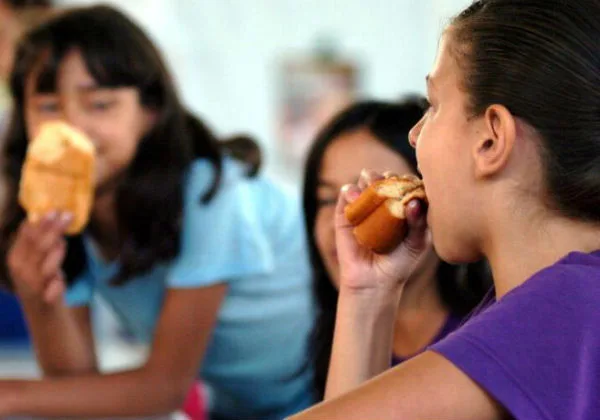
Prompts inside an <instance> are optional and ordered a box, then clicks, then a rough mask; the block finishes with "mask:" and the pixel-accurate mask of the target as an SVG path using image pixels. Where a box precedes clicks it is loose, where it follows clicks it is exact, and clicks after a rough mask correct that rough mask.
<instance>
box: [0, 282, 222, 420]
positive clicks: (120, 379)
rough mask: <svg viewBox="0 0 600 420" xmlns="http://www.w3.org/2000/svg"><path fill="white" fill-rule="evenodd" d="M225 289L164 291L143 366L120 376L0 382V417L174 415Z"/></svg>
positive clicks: (196, 366)
mask: <svg viewBox="0 0 600 420" xmlns="http://www.w3.org/2000/svg"><path fill="white" fill-rule="evenodd" d="M226 291H227V285H226V284H225V283H220V284H216V285H213V286H209V287H204V288H196V289H184V290H173V289H170V290H169V291H168V292H167V294H166V296H165V301H164V304H163V309H162V313H161V315H160V319H159V321H158V325H157V327H156V335H155V338H154V342H153V346H152V351H151V354H150V358H149V360H148V362H147V363H146V364H145V365H144V366H143V367H141V368H139V369H136V370H132V371H127V372H123V373H117V374H111V375H100V374H90V375H85V376H72V377H64V378H56V379H43V380H41V381H3V382H0V415H17V416H40V417H58V416H61V417H86V418H90V417H115V416H150V415H157V414H163V413H168V412H172V411H175V410H177V409H178V408H180V406H181V405H182V404H183V401H184V399H185V396H186V394H187V392H188V391H189V387H190V386H191V385H192V383H193V381H194V379H195V378H196V375H197V373H198V369H199V366H200V362H201V360H202V357H203V355H204V352H205V350H206V347H207V344H208V342H209V339H210V336H211V332H212V329H213V326H214V323H215V320H216V318H217V313H218V310H219V307H220V306H221V302H222V301H223V298H224V296H225V293H226Z"/></svg>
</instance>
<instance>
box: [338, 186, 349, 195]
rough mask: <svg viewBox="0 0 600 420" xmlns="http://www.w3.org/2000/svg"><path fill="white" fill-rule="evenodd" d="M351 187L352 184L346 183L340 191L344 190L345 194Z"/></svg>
mask: <svg viewBox="0 0 600 420" xmlns="http://www.w3.org/2000/svg"><path fill="white" fill-rule="evenodd" d="M349 189H350V184H346V185H344V186H343V187H342V188H341V189H340V191H341V192H343V193H344V194H346V193H347V192H348V190H349Z"/></svg>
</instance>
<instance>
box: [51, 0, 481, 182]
mask: <svg viewBox="0 0 600 420" xmlns="http://www.w3.org/2000/svg"><path fill="white" fill-rule="evenodd" d="M56 3H57V4H58V5H61V6H74V5H88V4H94V3H96V2H94V1H91V0H58V1H57V2H56ZM107 3H110V4H113V5H117V6H119V7H121V8H122V9H123V10H124V11H126V12H128V13H129V14H130V15H131V16H133V17H134V18H135V19H137V21H138V22H139V23H140V24H141V25H142V26H143V27H144V28H146V29H147V30H148V31H149V32H150V33H151V34H152V36H153V38H154V40H155V41H156V42H157V44H158V45H159V46H160V48H161V50H162V52H163V53H164V54H165V55H166V57H167V58H168V63H169V65H170V67H171V70H172V71H173V72H174V74H175V75H176V77H177V82H178V86H179V88H180V92H181V94H182V96H183V98H184V99H185V101H186V103H187V104H188V105H189V106H190V107H191V109H193V110H194V111H196V112H197V113H198V114H200V115H201V116H204V117H205V118H206V119H207V120H208V121H209V122H210V123H211V124H212V126H213V128H214V129H216V130H217V132H218V133H219V134H222V135H228V134H233V133H236V132H238V131H244V132H247V133H249V134H251V135H253V136H254V137H255V138H256V140H258V141H259V142H260V143H261V145H262V146H263V151H264V153H265V155H266V159H267V163H266V170H267V172H269V173H271V174H275V175H277V178H278V179H280V180H282V181H285V182H288V183H291V184H292V185H295V184H297V182H296V181H297V170H290V167H289V165H283V164H282V162H281V159H279V155H278V149H277V140H278V139H277V119H278V116H279V114H278V107H279V101H278V95H279V93H278V92H279V91H280V89H279V91H278V80H279V75H280V72H281V65H282V62H283V61H284V60H286V59H289V58H292V59H294V58H297V57H301V56H309V55H311V54H312V53H313V51H314V50H315V48H317V47H318V46H319V45H321V46H322V45H323V44H324V43H326V44H327V45H326V46H329V45H331V47H332V48H334V49H335V51H336V53H337V54H338V55H339V57H340V58H342V59H344V60H349V61H352V62H354V63H356V65H357V67H358V69H359V80H358V84H359V90H360V94H361V95H363V96H374V97H377V98H382V99H393V98H396V97H398V96H400V95H402V94H404V93H407V92H420V93H424V89H425V83H424V77H425V74H426V73H427V71H428V70H429V68H430V66H431V64H432V63H433V60H434V58H435V51H436V46H437V42H438V39H439V35H440V32H441V29H442V28H443V26H444V24H445V23H446V22H447V21H448V18H449V17H450V16H452V14H454V13H456V12H457V11H459V10H460V9H461V7H463V6H465V5H467V4H469V3H470V0H114V1H109V2H107ZM292 169H295V168H292Z"/></svg>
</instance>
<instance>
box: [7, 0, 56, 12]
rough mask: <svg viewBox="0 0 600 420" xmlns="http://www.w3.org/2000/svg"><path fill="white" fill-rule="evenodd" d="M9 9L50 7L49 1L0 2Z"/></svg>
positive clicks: (13, 0)
mask: <svg viewBox="0 0 600 420" xmlns="http://www.w3.org/2000/svg"><path fill="white" fill-rule="evenodd" d="M1 1H2V2H3V3H4V4H6V5H7V6H8V7H10V8H11V9H15V10H20V9H27V8H29V7H52V5H53V2H52V1H51V0H1Z"/></svg>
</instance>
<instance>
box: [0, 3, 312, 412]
mask: <svg viewBox="0 0 600 420" xmlns="http://www.w3.org/2000/svg"><path fill="white" fill-rule="evenodd" d="M11 89H12V93H13V95H14V100H15V110H16V112H15V115H14V117H13V119H12V121H11V126H10V129H9V135H8V139H7V142H8V143H7V147H6V150H5V153H4V157H5V160H6V162H7V168H6V171H7V174H6V175H7V177H8V179H9V180H10V192H9V201H8V204H7V208H6V218H5V220H4V223H3V226H2V235H1V237H0V239H1V250H2V252H3V258H2V261H3V262H5V263H6V264H4V267H3V268H4V270H5V278H6V279H10V280H11V284H12V286H13V288H14V290H15V292H16V293H17V295H18V296H19V298H20V300H21V302H22V304H23V307H24V310H25V313H26V317H27V320H28V324H29V328H30V330H31V334H32V336H33V340H34V343H35V346H36V350H37V356H38V361H39V363H40V365H41V367H42V369H43V371H44V373H45V379H43V380H41V381H37V382H30V381H29V382H24V381H3V382H0V415H8V414H11V415H32V416H44V417H45V416H61V417H62V416H78V417H86V418H89V417H98V416H101V417H114V416H147V415H154V414H159V413H164V412H170V411H173V410H175V409H177V408H178V407H179V406H180V405H181V403H182V401H183V399H184V397H185V395H186V393H187V391H188V389H189V388H190V386H191V385H192V383H193V382H194V380H195V379H196V378H197V377H201V379H202V381H203V382H204V383H205V384H206V387H207V390H208V395H209V409H210V412H211V414H212V415H213V416H214V417H215V418H223V419H227V418H261V419H270V418H282V417H284V416H286V415H288V414H290V413H293V412H295V411H298V410H300V409H302V408H303V407H306V406H308V405H309V404H310V403H311V400H312V395H311V391H310V389H311V372H310V369H309V368H308V367H307V366H306V363H305V355H306V345H307V337H308V335H309V331H310V328H311V325H312V321H313V318H312V311H313V308H312V299H311V290H310V273H309V268H308V261H307V253H306V249H305V244H306V237H305V235H304V232H303V226H302V222H301V216H300V206H299V203H296V202H295V201H294V200H292V199H291V198H290V197H288V196H287V195H286V194H284V193H283V192H282V191H281V190H280V189H278V188H277V187H275V186H274V184H272V183H270V182H269V181H268V180H266V179H265V178H263V177H262V176H255V177H252V178H248V177H247V176H246V171H247V169H248V168H247V167H245V166H242V165H241V164H240V163H237V162H236V161H235V160H234V159H232V158H230V157H227V156H226V153H225V152H224V151H223V145H222V144H219V143H218V142H217V141H216V139H215V138H214V137H213V135H212V134H211V133H210V131H209V130H208V129H207V128H206V127H205V126H204V124H202V123H201V122H200V121H199V120H198V119H196V118H195V117H193V116H192V115H190V114H189V113H188V112H187V111H186V110H185V108H184V106H183V105H182V104H181V102H180V100H179V98H178V96H177V94H176V92H175V88H174V86H173V81H172V79H171V77H170V76H169V74H168V72H167V70H166V68H165V65H164V63H163V61H162V59H161V58H160V55H159V53H158V52H157V51H156V49H155V48H154V46H153V45H152V43H151V42H150V40H149V39H148V37H147V36H146V35H145V34H144V33H143V31H142V30H141V29H140V28H139V27H137V26H136V25H135V24H134V23H133V22H131V21H130V20H129V19H128V18H127V17H125V16H124V15H123V14H121V13H120V12H118V11H116V10H114V9H112V8H110V7H107V6H97V7H90V8H81V9H76V10H73V11H70V12H65V13H63V14H61V15H59V16H57V17H56V18H55V19H54V20H52V21H50V22H48V23H47V24H45V25H44V26H41V27H39V28H37V29H36V30H34V31H33V32H31V33H30V34H28V35H27V36H26V37H25V38H24V39H23V41H22V43H21V45H20V47H19V49H18V54H17V58H16V62H15V70H14V72H13V74H12V80H11ZM50 120H63V121H66V122H68V123H70V124H72V125H73V126H75V127H77V128H79V129H80V130H82V131H83V132H85V133H86V134H87V135H88V136H89V137H90V138H91V139H92V141H93V142H94V144H95V146H96V149H97V180H96V181H97V185H96V199H95V203H94V207H93V210H92V215H91V222H90V224H89V226H88V228H87V230H86V231H85V232H84V233H83V234H82V235H79V236H75V237H70V238H68V239H64V238H63V232H64V228H65V226H66V225H67V224H68V223H69V221H70V219H69V215H66V214H49V215H48V216H47V217H46V218H45V219H44V220H43V221H42V222H40V223H38V224H31V223H28V222H27V221H26V220H25V215H24V213H23V210H22V209H21V208H20V207H19V205H18V203H17V191H18V184H19V179H20V171H21V166H22V163H23V159H24V156H25V152H26V148H27V143H28V141H29V140H30V139H31V138H33V137H35V135H36V133H37V132H38V130H39V127H40V125H41V124H43V123H44V122H46V121H50ZM93 296H100V297H102V298H103V300H104V301H106V302H107V303H108V304H109V305H110V306H111V307H112V309H113V310H114V312H115V313H116V315H117V317H118V319H119V320H120V321H121V323H122V324H123V326H124V327H125V328H126V329H127V330H128V331H129V332H130V333H131V334H133V335H134V336H135V337H137V338H138V339H140V340H145V341H147V342H149V343H151V351H150V356H149V359H148V361H147V363H146V364H145V365H144V366H142V367H140V368H139V369H135V370H131V371H127V372H123V373H118V374H111V375H102V374H100V373H99V372H98V367H97V364H96V357H95V354H94V338H93V332H92V327H91V325H90V315H89V306H90V303H91V302H92V297H93ZM299 372H300V374H299ZM5 391H6V392H5ZM5 398H6V399H9V398H10V400H9V402H10V404H9V403H8V401H3V399H5ZM3 410H4V411H3Z"/></svg>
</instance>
